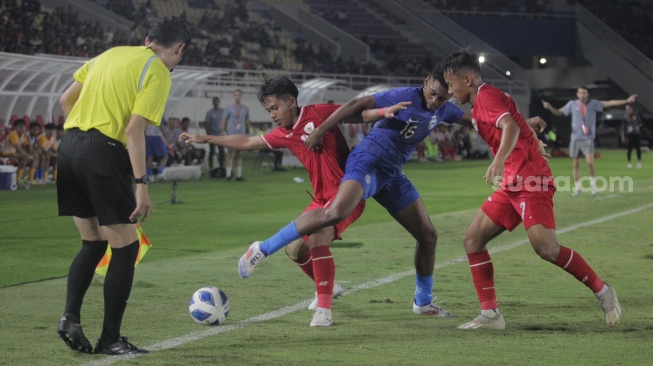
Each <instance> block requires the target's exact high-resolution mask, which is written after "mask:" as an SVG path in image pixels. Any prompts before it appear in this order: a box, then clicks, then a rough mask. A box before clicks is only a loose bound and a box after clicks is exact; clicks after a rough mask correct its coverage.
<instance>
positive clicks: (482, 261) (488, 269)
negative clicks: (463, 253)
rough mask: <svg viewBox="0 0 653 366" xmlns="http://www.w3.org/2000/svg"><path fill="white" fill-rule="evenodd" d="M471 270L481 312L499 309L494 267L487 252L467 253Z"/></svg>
mask: <svg viewBox="0 0 653 366" xmlns="http://www.w3.org/2000/svg"><path fill="white" fill-rule="evenodd" d="M467 260H468V261H469V269H470V270H471V271H472V279H473V280H474V287H475V288H476V295H478V301H479V302H480V303H481V310H492V309H496V308H497V294H496V292H495V291H494V266H492V258H490V253H488V251H487V250H484V251H482V252H477V253H467Z"/></svg>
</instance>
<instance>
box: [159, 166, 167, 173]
mask: <svg viewBox="0 0 653 366" xmlns="http://www.w3.org/2000/svg"><path fill="white" fill-rule="evenodd" d="M165 169H166V167H164V166H160V167H159V174H163V171H164V170H165Z"/></svg>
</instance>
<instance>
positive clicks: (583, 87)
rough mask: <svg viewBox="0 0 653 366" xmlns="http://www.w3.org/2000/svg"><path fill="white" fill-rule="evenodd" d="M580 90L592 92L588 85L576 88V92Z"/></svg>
mask: <svg viewBox="0 0 653 366" xmlns="http://www.w3.org/2000/svg"><path fill="white" fill-rule="evenodd" d="M578 89H585V90H587V91H589V90H590V89H589V88H588V87H587V85H580V86H579V87H578V88H576V90H578Z"/></svg>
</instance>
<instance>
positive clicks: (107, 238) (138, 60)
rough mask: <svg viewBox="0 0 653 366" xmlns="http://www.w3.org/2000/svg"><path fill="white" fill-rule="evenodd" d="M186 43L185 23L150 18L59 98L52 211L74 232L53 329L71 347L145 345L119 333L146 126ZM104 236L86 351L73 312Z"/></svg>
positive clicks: (145, 212) (153, 121)
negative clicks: (95, 316) (136, 40)
mask: <svg viewBox="0 0 653 366" xmlns="http://www.w3.org/2000/svg"><path fill="white" fill-rule="evenodd" d="M190 40H191V32H190V28H189V26H188V24H187V23H186V22H185V21H183V20H182V19H180V18H178V17H174V16H164V17H160V18H157V19H155V20H154V21H152V22H151V23H150V27H149V31H148V34H147V37H146V38H145V45H144V46H140V47H114V48H111V49H109V50H107V51H105V52H104V53H102V54H101V55H99V56H97V57H95V58H93V59H92V60H90V61H87V62H86V63H84V65H83V66H82V67H80V68H79V69H78V70H77V71H76V72H75V74H74V75H73V77H74V79H75V80H74V82H73V83H72V84H71V85H70V86H69V87H68V88H67V89H66V90H65V91H64V93H63V95H62V96H61V98H60V104H61V109H62V110H63V112H64V114H65V115H66V116H67V119H66V122H65V124H64V129H65V130H66V131H67V132H66V133H65V134H64V135H63V137H62V140H61V145H60V146H59V150H58V153H59V176H58V179H57V201H58V205H59V215H60V216H73V220H74V222H75V225H76V226H77V229H78V230H79V234H80V236H81V239H82V248H81V249H80V251H79V253H78V254H77V256H76V257H75V259H74V260H73V262H72V264H71V265H70V270H69V272H68V283H67V290H66V305H65V308H64V315H63V317H62V318H61V320H60V321H59V328H58V330H57V333H58V335H59V337H60V338H61V339H62V340H63V341H64V342H65V343H66V345H68V347H70V348H71V349H72V350H75V351H79V352H85V353H90V352H95V353H103V354H108V355H121V354H140V353H147V352H148V351H147V350H144V349H140V348H138V347H136V346H134V345H133V344H131V343H130V342H128V341H127V338H126V337H123V336H122V335H121V332H120V328H121V324H122V319H123V315H124V312H125V309H126V307H127V300H128V299H129V294H130V292H131V289H132V282H133V279H134V264H135V263H136V257H137V255H138V249H139V247H140V245H139V242H138V236H137V234H136V222H137V221H138V220H139V219H142V220H145V219H147V218H148V217H149V216H150V214H151V213H152V202H151V201H150V197H149V194H148V186H147V184H148V183H149V178H148V175H147V174H146V168H145V128H146V127H147V126H148V125H158V124H159V123H160V122H161V118H162V117H163V111H164V108H165V104H166V100H167V99H168V94H169V92H170V86H171V84H172V79H171V77H170V72H171V71H172V69H173V68H174V67H175V66H176V65H177V63H179V60H180V59H181V57H182V55H183V52H184V48H185V46H186V45H187V44H188V43H189V42H190ZM134 178H135V179H134ZM133 182H135V183H136V192H135V194H134V188H133V186H132V183H133ZM108 243H111V250H112V254H113V255H112V258H111V262H110V264H109V268H108V270H107V273H106V277H105V281H104V323H103V326H102V334H101V335H100V338H99V339H98V341H97V344H96V345H95V348H94V349H93V347H92V346H91V343H90V342H89V340H88V339H87V338H86V336H85V335H84V332H83V330H82V327H81V324H80V311H81V307H82V302H83V300H84V295H85V294H86V290H87V289H88V287H89V285H90V284H91V280H92V279H93V274H94V273H95V267H96V266H97V264H98V262H99V261H100V260H101V259H102V257H103V256H104V253H105V252H106V249H107V245H108Z"/></svg>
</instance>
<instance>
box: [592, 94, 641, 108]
mask: <svg viewBox="0 0 653 366" xmlns="http://www.w3.org/2000/svg"><path fill="white" fill-rule="evenodd" d="M636 101H637V94H632V95H631V96H629V97H628V99H615V100H604V101H602V102H601V104H603V108H610V107H620V106H622V105H626V104H631V103H635V102H636Z"/></svg>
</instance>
